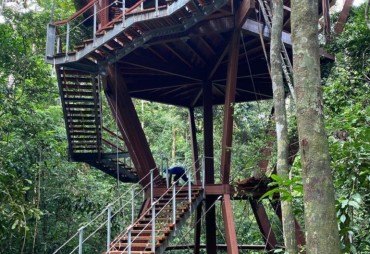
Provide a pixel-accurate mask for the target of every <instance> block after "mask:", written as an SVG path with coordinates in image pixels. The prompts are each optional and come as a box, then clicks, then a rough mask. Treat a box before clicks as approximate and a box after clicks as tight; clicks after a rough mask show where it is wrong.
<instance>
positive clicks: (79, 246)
mask: <svg viewBox="0 0 370 254" xmlns="http://www.w3.org/2000/svg"><path fill="white" fill-rule="evenodd" d="M155 169H156V168H153V169H151V170H150V172H149V173H148V174H146V175H145V176H144V177H143V178H142V179H141V180H140V181H139V182H138V183H141V182H142V181H143V180H144V179H145V178H146V177H147V176H148V175H149V174H151V173H152V172H153V171H154V170H155ZM158 177H160V175H159V174H158V175H157V176H156V177H154V178H153V181H154V180H156V179H157V178H158ZM149 184H150V183H148V184H147V185H145V186H144V187H143V188H142V189H141V190H140V191H139V192H137V193H136V195H134V196H132V200H128V201H126V202H125V203H124V204H123V205H122V206H121V207H119V208H118V209H117V211H116V212H115V213H114V214H112V210H111V209H112V206H113V205H115V204H117V203H118V201H120V200H121V199H122V198H123V197H127V194H128V193H129V192H130V191H131V192H133V191H134V189H135V187H136V186H135V185H133V186H132V187H131V188H129V189H128V190H127V191H126V192H124V193H123V194H122V195H121V196H120V197H118V198H117V199H115V200H114V201H113V202H112V203H110V204H108V205H107V206H106V207H105V208H104V209H103V210H102V211H101V212H100V213H99V214H98V215H97V216H95V217H94V218H93V219H92V220H90V221H89V222H88V223H87V224H85V225H84V226H82V227H81V228H80V229H79V230H78V231H77V232H76V233H75V234H74V235H73V236H72V237H70V238H69V239H68V240H67V241H66V242H65V243H64V244H62V245H61V246H60V247H59V248H58V249H56V250H55V251H54V252H53V254H56V253H58V252H59V251H60V250H61V249H62V248H63V247H65V246H66V245H67V244H68V243H69V242H70V241H71V240H72V239H74V238H75V237H76V236H77V235H78V236H79V244H78V246H77V247H75V248H74V249H73V250H72V251H71V252H70V253H73V252H74V251H76V250H77V249H78V250H79V253H80V251H82V245H83V243H84V242H86V241H87V240H88V239H89V238H90V237H91V236H92V235H94V234H95V233H96V232H97V231H98V230H100V229H101V228H102V227H103V226H104V225H105V224H107V242H108V241H110V239H108V237H109V238H110V235H109V234H110V228H111V227H110V226H109V227H108V224H111V218H113V217H114V216H115V215H117V214H118V213H119V212H120V211H122V210H123V208H125V207H126V206H127V204H130V203H132V204H133V202H134V200H135V198H136V197H137V196H139V195H141V192H144V190H145V189H146V187H148V185H149ZM132 207H133V205H132ZM109 210H110V211H109ZM133 210H134V209H133V208H132V211H133ZM106 212H107V214H108V215H107V220H105V221H104V222H103V223H101V224H100V225H99V226H98V227H97V228H96V230H94V231H93V232H92V233H91V234H89V235H88V236H87V237H86V238H85V239H83V230H84V229H86V228H87V227H89V226H90V225H91V224H93V223H94V222H95V221H96V220H97V219H99V218H100V217H101V216H102V215H103V214H105V213H106ZM131 218H134V215H132V217H131ZM132 220H133V219H132ZM107 248H108V249H109V243H107Z"/></svg>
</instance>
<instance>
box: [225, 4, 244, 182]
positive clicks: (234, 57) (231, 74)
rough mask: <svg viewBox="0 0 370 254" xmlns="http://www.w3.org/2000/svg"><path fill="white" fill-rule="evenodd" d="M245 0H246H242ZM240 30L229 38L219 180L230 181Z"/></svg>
mask: <svg viewBox="0 0 370 254" xmlns="http://www.w3.org/2000/svg"><path fill="white" fill-rule="evenodd" d="M244 1H246V0H244ZM239 44H240V30H239V29H236V30H235V31H234V33H233V36H232V38H231V44H230V48H229V50H230V53H229V64H228V67H227V78H226V96H225V106H224V126H223V132H222V151H221V182H222V183H224V184H226V183H229V182H230V163H231V150H232V140H233V137H232V135H233V121H234V117H233V114H234V104H235V90H236V82H237V76H238V62H239V61H238V59H239Z"/></svg>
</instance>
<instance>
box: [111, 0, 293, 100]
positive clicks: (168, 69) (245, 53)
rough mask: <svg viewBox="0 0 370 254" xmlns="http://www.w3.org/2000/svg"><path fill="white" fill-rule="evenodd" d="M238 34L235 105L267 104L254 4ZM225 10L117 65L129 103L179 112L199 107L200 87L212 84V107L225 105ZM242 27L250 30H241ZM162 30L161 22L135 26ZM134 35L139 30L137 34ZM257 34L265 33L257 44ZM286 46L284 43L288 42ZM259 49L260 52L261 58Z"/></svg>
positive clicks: (228, 29) (230, 21) (262, 29)
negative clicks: (150, 104)
mask: <svg viewBox="0 0 370 254" xmlns="http://www.w3.org/2000/svg"><path fill="white" fill-rule="evenodd" d="M256 4H257V6H256V9H255V11H252V13H251V15H250V16H249V17H248V20H247V22H246V24H245V25H244V26H243V29H242V32H241V35H242V36H241V40H240V47H239V49H233V50H239V62H238V78H237V86H236V98H235V100H236V101H237V102H245V101H254V100H263V99H270V98H272V88H271V79H270V76H269V71H268V67H267V60H266V58H265V53H266V54H269V40H268V39H266V35H268V28H267V26H263V25H260V26H257V25H256V24H264V21H263V17H262V13H261V12H259V11H258V2H256ZM230 10H231V8H230V6H226V7H224V10H221V11H218V12H217V13H214V14H213V15H212V16H210V17H209V18H208V19H206V20H203V21H202V22H198V23H197V24H196V25H194V26H193V27H191V28H189V29H187V30H186V31H185V32H181V33H177V34H176V33H175V34H171V35H170V36H165V37H156V38H154V39H151V40H149V41H147V42H146V43H145V44H144V45H143V46H142V47H139V48H136V49H135V50H134V51H132V52H131V53H129V54H128V55H125V56H124V57H122V58H121V59H120V60H119V61H117V64H118V67H117V72H120V73H121V75H122V76H123V78H124V80H125V82H126V85H127V87H128V90H129V93H130V95H131V96H132V97H133V98H138V99H143V100H148V101H155V102H160V103H165V104H172V105H177V106H184V107H198V106H201V105H202V102H203V95H202V94H203V93H202V87H203V83H204V82H205V81H209V82H211V83H212V92H213V98H212V99H213V103H214V104H223V103H224V101H225V86H226V75H227V68H228V53H229V46H228V45H229V42H230V38H231V33H232V31H233V28H234V16H233V15H231V14H230ZM289 18H290V6H289V2H288V1H285V8H284V31H285V32H286V34H289V32H290V22H289ZM247 24H249V25H250V26H252V27H253V26H254V28H253V29H254V31H252V30H253V29H250V28H247ZM139 25H140V26H147V27H151V26H153V27H164V29H165V27H166V20H165V19H153V20H151V21H150V23H143V24H139ZM138 30H140V29H138ZM259 33H262V34H263V33H265V34H264V36H265V38H264V39H263V42H262V41H261V36H259ZM289 40H290V38H289ZM264 48H265V50H266V52H264Z"/></svg>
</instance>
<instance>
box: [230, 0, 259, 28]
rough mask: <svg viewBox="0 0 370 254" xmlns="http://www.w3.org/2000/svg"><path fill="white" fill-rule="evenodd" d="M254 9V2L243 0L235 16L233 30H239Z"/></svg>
mask: <svg viewBox="0 0 370 254" xmlns="http://www.w3.org/2000/svg"><path fill="white" fill-rule="evenodd" d="M254 8H255V1H254V0H243V1H242V2H241V4H240V7H239V9H238V11H237V13H236V15H235V29H237V30H239V28H240V27H242V25H244V23H245V21H246V20H247V18H248V16H249V14H250V13H251V12H252V10H254Z"/></svg>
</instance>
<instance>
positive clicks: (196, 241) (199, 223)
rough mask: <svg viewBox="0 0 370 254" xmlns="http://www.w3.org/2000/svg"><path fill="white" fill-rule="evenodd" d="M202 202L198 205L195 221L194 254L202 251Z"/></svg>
mask: <svg viewBox="0 0 370 254" xmlns="http://www.w3.org/2000/svg"><path fill="white" fill-rule="evenodd" d="M202 211H203V207H202V204H200V205H198V207H197V210H196V211H195V222H194V224H195V225H194V252H193V253H194V254H199V253H200V236H201V234H202V232H201V229H202Z"/></svg>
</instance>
